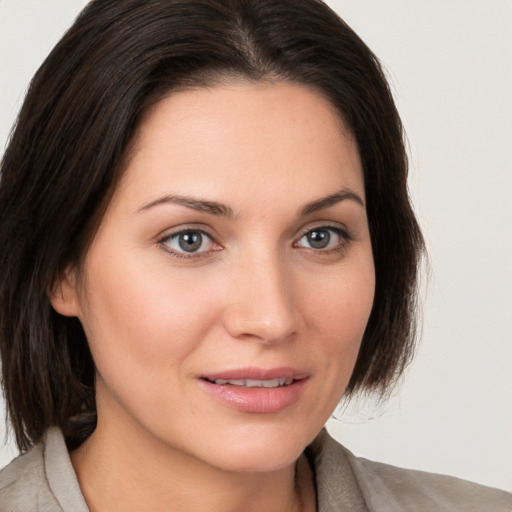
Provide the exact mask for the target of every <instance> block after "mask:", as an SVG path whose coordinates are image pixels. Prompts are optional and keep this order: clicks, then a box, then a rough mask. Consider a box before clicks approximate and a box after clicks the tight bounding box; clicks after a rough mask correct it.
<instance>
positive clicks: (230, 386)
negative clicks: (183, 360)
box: [199, 368, 309, 414]
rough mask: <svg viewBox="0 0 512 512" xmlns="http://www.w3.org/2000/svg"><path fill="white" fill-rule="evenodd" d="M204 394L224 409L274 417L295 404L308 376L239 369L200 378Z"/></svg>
mask: <svg viewBox="0 0 512 512" xmlns="http://www.w3.org/2000/svg"><path fill="white" fill-rule="evenodd" d="M199 380H200V382H201V383H202V387H203V389H204V390H205V391H207V392H208V393H209V394H210V395H211V396H213V397H215V398H216V399H217V400H219V401H220V402H221V403H223V404H224V405H227V406H229V407H230V408H234V409H237V410H239V411H242V412H249V413H260V414H261V413H275V412H279V411H282V410H284V409H287V408H288V407H291V406H292V405H294V404H295V403H297V402H298V401H299V400H300V398H301V396H302V393H303V391H304V389H305V387H306V385H307V382H308V381H309V374H307V373H305V372H303V371H300V370H296V369H293V368H275V369H271V370H264V369H258V368H241V369H237V370H228V371H224V372H219V373H216V374H212V375H203V376H201V377H200V379H199Z"/></svg>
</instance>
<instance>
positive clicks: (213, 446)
mask: <svg viewBox="0 0 512 512" xmlns="http://www.w3.org/2000/svg"><path fill="white" fill-rule="evenodd" d="M364 204H365V196H364V183H363V175H362V169H361V163H360V159H359V155H358V151H357V147H356V144H355V142H354V140H353V138H352V136H351V135H350V133H349V132H348V131H347V130H346V129H345V127H344V126H343V123H342V121H341V120H340V118H339V116H337V115H336V113H335V112H334V110H333V109H332V108H331V106H330V104H329V103H328V102H327V101H326V100H325V99H324V98H323V97H321V96H320V95H319V94H317V93H315V92H314V91H312V90H310V89H308V88H306V87H302V86H298V85H291V84H287V83H273V84H269V83H265V84H262V83H248V82H242V81H233V82H232V83H231V84H230V85H222V86H220V85H219V86H214V87H211V88H198V89H195V90H189V91H181V92H176V93H173V94H171V95H169V96H168V97H167V98H165V99H164V100H162V101H160V102H159V103H158V104H157V105H156V106H154V107H153V108H152V109H151V110H150V111H149V112H148V114H147V115H146V117H145V119H144V120H143V122H142V123H141V126H140V128H139V131H138V133H137V136H136V139H135V143H134V147H133V151H132V152H131V153H130V156H129V158H127V162H126V171H125V174H124V176H123V179H122V180H121V183H120V184H119V186H118V188H117V190H116V191H115V193H114V196H113V198H112V201H111V204H110V206H109V208H108V210H107V212H106V214H105V216H104V218H103V220H102V222H101V224H100V227H99V230H98V232H97V234H96V235H95V237H94V240H93V242H92V245H91V247H90V249H89V251H88V253H87V255H86V257H85V261H84V263H83V266H82V268H81V269H80V271H78V270H77V269H74V268H72V267H70V268H68V269H67V270H66V272H64V273H63V275H62V278H61V280H60V282H59V283H58V286H57V287H56V291H55V293H54V294H53V297H52V303H53V306H54V307H55V309H56V310H57V311H59V312H60V313H61V314H64V315H69V316H77V317H78V318H79V319H80V321H81V323H82V325H83V327H84V330H85V333H86V335H87V339H88V341H89V345H90V348H91V353H92V355H93V358H94V361H95V364H96V368H97V377H96V392H97V409H98V427H97V429H96V431H95V432H94V433H93V434H92V436H91V437H90V438H89V439H88V440H87V441H86V442H85V443H84V444H83V445H82V446H81V447H80V448H78V449H77V450H76V451H75V452H73V453H72V462H73V465H74V467H75V469H76V472H77V475H78V479H79V482H80V485H81V488H82V490H83V493H84V496H85V498H86V500H87V503H88V505H89V507H90V509H91V511H93V512H96V511H99V512H101V511H115V510H123V511H132V510H133V511H140V510H152V511H157V512H158V511H167V510H180V511H185V512H187V511H199V510H208V511H211V512H216V511H219V512H220V511H222V512H231V511H232V512H235V511H240V510H244V511H246V512H252V511H256V510H258V511H261V510H269V511H276V512H279V511H291V510H303V511H304V510H308V511H313V510H315V493H314V485H313V477H312V473H311V469H310V468H309V466H308V464H307V462H306V461H305V459H304V458H303V457H301V454H302V452H303V450H304V448H305V447H306V446H307V445H308V444H309V443H310V442H311V441H312V440H313V439H314V437H315V436H316V435H317V434H318V432H319V431H320V430H321V428H322V426H323V425H324V423H325V421H326V420H327V419H328V417H329V416H330V414H331V413H332V411H333V410H334V408H335V407H336V405H337V403H338V402H339V400H340V398H341V396H342V394H343V391H344V389H345V388H346V386H347V383H348V381H349V378H350V375H351V373H352V370H353V367H354V364H355V360H356V357H357V353H358V349H359V346H360V342H361V338H362V335H363V332H364V329H365V326H366V323H367V320H368V317H369V314H370V310H371V307H372V302H373V294H374V266H373V258H372V250H371V243H370V236H369V231H368V224H367V218H366V210H365V206H364ZM78 275H79V277H77V276H78ZM247 379H251V380H250V381H247ZM276 379H277V380H276ZM226 381H229V382H226ZM278 382H279V384H278ZM251 386H256V387H251ZM261 386H264V387H261Z"/></svg>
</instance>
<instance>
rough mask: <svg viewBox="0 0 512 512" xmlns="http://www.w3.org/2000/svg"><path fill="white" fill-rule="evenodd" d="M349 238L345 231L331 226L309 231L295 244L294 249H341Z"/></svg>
mask: <svg viewBox="0 0 512 512" xmlns="http://www.w3.org/2000/svg"><path fill="white" fill-rule="evenodd" d="M348 241H350V238H349V236H348V234H347V233H345V231H343V230H342V229H340V228H335V227H332V226H325V227H324V226H322V227H318V228H314V229H310V230H309V231H307V232H306V233H304V234H303V235H302V236H301V237H300V238H299V240H298V241H297V242H296V243H295V246H296V247H307V248H310V249H317V250H329V249H338V248H341V247H343V246H344V245H345V244H346V243H347V242H348Z"/></svg>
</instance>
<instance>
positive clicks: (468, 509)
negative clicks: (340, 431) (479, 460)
mask: <svg viewBox="0 0 512 512" xmlns="http://www.w3.org/2000/svg"><path fill="white" fill-rule="evenodd" d="M322 451H329V452H331V457H329V458H328V459H327V460H329V461H331V465H332V467H331V470H332V471H331V472H330V474H331V475H334V474H335V473H336V466H337V465H338V464H339V462H338V461H339V460H340V459H345V460H348V462H349V464H350V466H351V468H352V471H353V474H354V477H355V480H356V481H357V483H358V485H359V487H360V489H361V492H362V494H363V497H364V500H365V502H366V504H367V506H368V508H369V510H371V511H372V512H373V511H374V512H399V511H407V512H426V511H432V510H435V511H438V512H443V511H446V512H448V511H449V512H457V511H460V512H512V494H510V493H508V492H505V491H501V490H498V489H493V488H491V487H486V486H484V485H479V484H475V483H472V482H468V481H466V480H461V479H459V478H454V477H450V476H445V475H438V474H434V473H427V472H423V471H415V470H410V469H403V468H398V467H395V466H391V465H388V464H382V463H379V462H373V461H369V460H366V459H363V458H360V457H356V456H355V455H353V454H352V453H351V452H350V451H349V450H347V449H346V448H344V447H343V446H341V445H340V444H339V443H337V442H336V441H335V440H334V439H332V438H331V437H329V436H328V435H325V438H324V441H323V446H322Z"/></svg>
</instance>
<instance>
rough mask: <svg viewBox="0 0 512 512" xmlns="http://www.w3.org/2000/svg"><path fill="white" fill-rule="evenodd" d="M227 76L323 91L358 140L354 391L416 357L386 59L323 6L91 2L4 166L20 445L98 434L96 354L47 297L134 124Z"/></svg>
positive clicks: (86, 236)
mask: <svg viewBox="0 0 512 512" xmlns="http://www.w3.org/2000/svg"><path fill="white" fill-rule="evenodd" d="M233 76H237V77H244V78H245V79H248V80H274V81H276V80H284V81H290V82H293V83H299V84H304V85H307V86H310V87H313V88H314V89H316V90H317V91H319V92H321V93H322V94H323V95H324V96H325V97H326V98H328V100H329V101H330V102H331V103H332V104H333V105H334V106H335V107H336V109H337V110H338V111H339V113H340V114H341V115H342V117H343V119H344V121H345V124H346V125H347V127H348V128H349V130H350V131H351V132H352V133H353V135H354V136H355V139H356V141H357V145H358V148H359V152H360V156H361V160H362V164H363V169H364V179H365V187H366V197H367V205H368V206H367V213H368V219H369V225H370V232H371V240H372V247H373V253H374V260H375V270H376V292H375V301H374V306H373V310H372V313H371V316H370V320H369V323H368V326H367V329H366V332H365V335H364V338H363V342H362V346H361V349H360V353H359V357H358V359H357V362H356V366H355V369H354V372H353V375H352V378H351V380H350V383H349V386H348V389H347V393H348V394H349V395H351V394H354V393H355V392H357V391H361V390H365V391H372V392H377V393H380V394H381V395H382V394H383V393H385V391H386V390H388V389H389V388H390V386H391V385H392V384H393V382H394V381H395V379H396V377H397V376H398V375H400V374H401V373H402V371H403V369H404V367H405V365H406V364H407V362H408V361H409V359H410V356H411V353H412V347H413V341H414V325H415V309H416V308H415V298H416V281H417V270H418V264H419V260H420V256H421V253H422V249H423V241H422V237H421V233H420V231H419V228H418V225H417V222H416V220H415V217H414V214H413V211H412V209H411V205H410V202H409V198H408V192H407V185H406V178H407V159H406V154H405V150H404V142H403V134H402V125H401V122H400V118H399V116H398V114H397V111H396V108H395V105H394V102H393V99H392V96H391V93H390V91H389V88H388V85H387V82H386V79H385V77H384V73H383V71H382V69H381V67H380V65H379V62H378V61H377V59H376V58H375V56H374V55H373V53H372V52H371V51H370V50H369V49H368V47H367V46H366V45H365V44H364V43H363V42H362V41H361V39H359V37H358V36H357V35H356V34H355V33H354V32H353V31H352V30H351V29H350V28H349V27H348V26H347V25H346V24H345V23H344V22H343V21H342V20H341V19H340V18H339V17H338V16H337V15H336V14H335V13H334V12H333V11H332V10H330V9H329V8H328V7H327V6H326V5H324V4H323V3H321V2H320V1H317V0H93V1H92V2H90V3H89V4H88V5H87V7H86V8H85V9H84V11H83V12H82V13H81V14H80V16H79V17H78V18H77V20H76V22H75V23H74V24H73V26H72V27H71V28H70V29H69V31H68V32H67V33H66V34H65V35H64V37H63V38H62V40H61V41H60V42H59V43H58V44H57V46H56V47H55V48H54V49H53V51H52V52H51V53H50V55H49V56H48V57H47V59H46V60H45V62H44V63H43V64H42V66H41V67H40V69H39V70H38V71H37V73H36V75H35V76H34V78H33V80H32V83H31V85H30V89H29V91H28V94H27V97H26V99H25V102H24V104H23V107H22V109H21V111H20V114H19V118H18V120H17V124H16V126H15V129H14V131H13V133H12V135H11V139H10V142H9V144H8V147H7V150H6V152H5V155H4V158H3V161H2V166H1V173H2V174H1V182H0V269H1V270H0V272H1V275H0V351H1V358H2V370H3V376H2V379H3V389H4V393H5V398H6V402H7V408H8V409H7V410H8V415H9V418H10V421H11V423H12V425H13V428H14V432H15V435H16V439H17V443H18V445H19V447H20V449H22V450H26V449H27V448H28V447H30V446H31V445H32V444H33V443H35V442H37V441H38V440H39V439H40V438H41V436H42V434H43V433H44V431H45V430H46V429H47V428H48V427H49V426H50V425H59V426H60V427H61V428H63V430H64V433H65V435H66V438H67V441H68V444H69V446H70V448H72V447H75V446H77V445H78V444H79V443H80V442H82V441H83V440H84V439H85V438H86V437H87V436H88V435H89V434H90V433H91V431H92V430H93V429H94V426H95V414H96V411H95V402H94V363H93V361H92V358H91V354H90V352H89V349H88V346H87V340H86V338H85V335H84V332H83V330H82V327H81V325H80V323H79V321H78V320H77V319H76V318H66V317H63V316H60V315H59V314H57V313H56V312H55V311H54V310H53V309H52V307H51V304H50V301H49V298H48V295H49V292H50V291H51V289H52V286H53V284H54V282H55V280H56V277H57V275H58V274H59V272H60V271H61V270H62V269H63V268H64V267H65V266H66V265H67V264H69V263H75V264H79V262H80V261H81V259H82V258H83V256H84V254H85V253H86V251H87V248H88V245H89V243H90V242H91V239H92V237H93V236H94V234H95V230H96V229H97V227H98V225H99V222H100V221H101V218H102V215H103V213H104V211H105V208H106V206H107V204H108V201H109V199H110V197H111V195H112V193H113V190H114V189H115V187H116V184H117V183H118V181H119V178H120V175H121V173H122V165H121V163H122V159H123V156H124V155H125V154H126V151H127V148H128V147H129V143H130V141H131V139H132V137H133V136H134V133H135V130H136V128H137V126H138V124H139V122H140V119H141V117H142V116H143V114H144V113H145V112H146V111H147V109H148V107H149V106H151V105H153V104H154V103H155V102H157V101H158V100H159V99H160V98H162V97H163V96H164V95H166V94H168V93H169V92H172V91H173V90H176V89H177V88H184V87H185V88H186V87H191V86H198V85H199V86H201V85H211V84H214V83H217V82H218V81H222V80H229V79H230V78H232V77H233Z"/></svg>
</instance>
